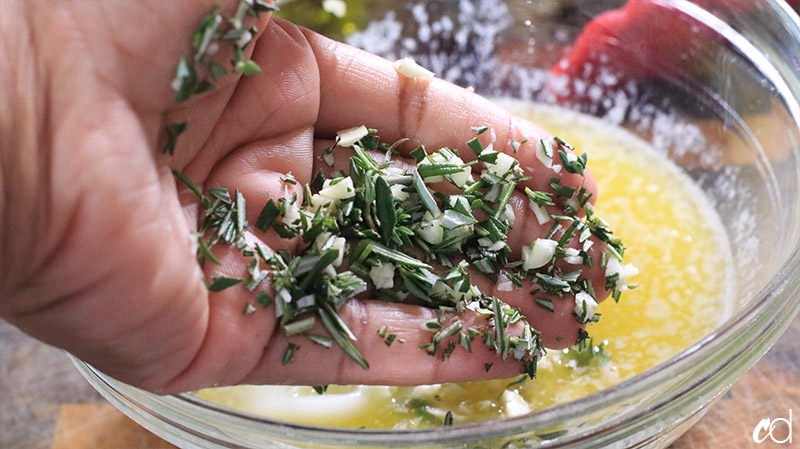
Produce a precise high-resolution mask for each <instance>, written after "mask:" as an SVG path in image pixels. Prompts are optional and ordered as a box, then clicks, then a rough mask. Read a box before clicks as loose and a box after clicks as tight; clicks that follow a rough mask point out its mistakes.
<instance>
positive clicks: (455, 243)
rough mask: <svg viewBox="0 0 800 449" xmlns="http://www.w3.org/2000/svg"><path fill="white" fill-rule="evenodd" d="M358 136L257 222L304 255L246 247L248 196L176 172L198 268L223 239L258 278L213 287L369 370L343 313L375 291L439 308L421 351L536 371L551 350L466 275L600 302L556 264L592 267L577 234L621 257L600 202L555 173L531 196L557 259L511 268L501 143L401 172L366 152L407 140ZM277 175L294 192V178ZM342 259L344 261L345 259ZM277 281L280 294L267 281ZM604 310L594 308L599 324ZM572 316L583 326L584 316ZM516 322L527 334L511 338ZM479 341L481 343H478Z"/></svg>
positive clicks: (513, 187)
mask: <svg viewBox="0 0 800 449" xmlns="http://www.w3.org/2000/svg"><path fill="white" fill-rule="evenodd" d="M214 20H216V19H214ZM209 23H212V22H209ZM209 29H210V28H204V29H203V32H202V33H201V34H200V35H199V37H197V42H198V44H197V45H198V46H197V49H198V51H199V50H201V49H202V47H203V45H205V44H204V42H205V40H206V39H207V37H206V36H207V33H208V30H209ZM235 35H236V33H234V34H232V35H227V34H226V35H225V36H226V37H225V38H226V39H234V38H235V37H236V36H235ZM242 36H244V34H240V35H239V37H242ZM237 39H238V38H237ZM240 50H241V49H240ZM243 58H244V57H243V54H242V52H241V51H234V60H235V63H236V64H237V65H238V64H242V67H244V64H246V62H245V61H244V59H243ZM186 64H187V65H186V67H188V68H186V67H185V73H184V72H182V73H183V74H184V76H185V78H186V79H187V80H190V79H191V77H192V76H195V77H196V74H194V75H192V71H191V68H192V64H191V63H190V62H188V61H187V63H186ZM187 82H188V81H187ZM481 129H482V128H476V129H475V132H476V133H480V132H485V129H484V130H481ZM357 130H358V139H355V138H351V139H349V140H347V141H344V140H341V139H337V144H338V145H339V146H347V147H349V148H350V149H352V151H353V154H354V155H353V156H352V157H351V159H350V165H349V170H345V171H337V172H336V173H331V174H330V175H328V176H329V177H326V175H325V174H324V173H323V172H321V171H320V172H318V173H317V176H315V177H314V178H313V180H312V181H311V182H310V183H309V184H307V185H304V186H302V189H300V190H301V191H302V196H300V195H299V194H293V195H291V196H290V195H288V194H287V196H286V197H285V198H278V199H270V200H268V201H267V203H266V204H265V206H264V207H263V208H262V210H261V213H260V215H259V218H258V220H257V221H256V223H255V224H254V227H255V228H257V229H259V230H262V231H266V230H268V229H270V228H272V229H274V230H275V231H276V233H277V235H278V237H280V238H286V239H288V238H294V237H301V239H298V242H299V243H300V244H301V247H300V249H299V250H298V251H297V252H296V253H295V254H291V253H289V252H288V251H285V250H281V251H277V252H273V251H271V250H270V249H269V248H267V247H266V246H264V245H261V244H253V243H248V242H246V241H245V238H244V235H245V232H246V230H247V228H248V223H247V211H246V203H245V198H244V196H243V195H242V193H241V192H239V191H238V190H234V191H233V192H231V191H230V190H228V189H225V188H212V189H210V190H209V191H208V193H207V194H204V193H203V191H202V190H201V189H200V187H198V186H197V185H195V184H193V183H192V182H191V180H189V179H188V178H187V177H186V176H184V175H183V174H181V173H179V172H175V176H176V177H177V178H179V179H180V180H181V181H182V182H184V183H185V184H186V185H187V186H188V187H189V188H190V190H192V191H193V192H194V194H195V195H196V196H197V198H198V200H199V203H200V205H201V211H202V212H201V217H200V223H201V224H200V226H199V229H198V231H197V233H196V234H195V237H196V238H197V242H198V249H197V259H198V261H199V262H200V263H203V261H205V260H212V261H214V262H217V263H218V262H219V261H218V260H217V259H216V258H215V257H214V256H213V253H212V252H211V249H212V247H213V246H214V245H217V244H226V245H230V246H231V247H233V248H236V249H237V250H239V251H241V255H242V256H243V257H245V258H247V259H248V262H247V265H246V266H247V271H248V273H249V277H247V278H245V279H238V278H227V277H214V278H212V281H211V282H210V283H209V289H210V290H222V289H224V288H227V287H230V286H232V285H236V284H238V283H243V284H244V286H245V287H247V288H248V289H249V290H250V291H252V292H255V293H254V296H255V299H256V302H258V303H259V304H261V305H262V306H263V307H269V306H272V305H274V308H275V316H276V317H277V318H278V323H279V325H280V329H281V330H282V332H283V333H284V334H285V335H287V336H292V335H302V336H304V337H306V338H308V339H309V340H311V341H312V342H314V343H315V344H319V345H321V346H323V347H326V348H330V347H332V346H333V345H334V344H336V345H338V346H339V347H340V348H341V349H342V350H343V351H344V353H345V354H346V355H347V356H348V357H350V358H351V359H352V360H353V361H354V362H355V363H356V364H358V365H359V366H361V367H362V368H364V369H368V368H369V364H368V362H367V360H366V359H365V358H364V357H363V355H362V354H361V353H360V351H359V350H358V348H357V347H356V344H357V341H356V336H355V335H354V334H353V332H352V331H351V330H350V329H349V328H348V326H347V324H346V323H345V322H344V321H343V320H342V319H341V318H340V316H339V314H338V311H339V310H340V309H341V308H342V307H343V306H344V305H345V304H346V303H347V301H349V300H350V299H352V298H354V297H355V296H356V295H358V294H360V293H362V292H365V291H367V290H368V289H374V290H372V291H375V292H376V294H375V297H376V298H377V299H378V300H382V301H391V302H405V301H406V297H410V298H413V299H414V300H415V301H418V302H416V303H417V304H419V303H421V304H422V305H423V306H424V307H429V308H431V309H434V310H436V311H437V313H436V318H434V319H431V320H429V321H428V322H426V323H424V326H423V327H424V328H425V329H427V330H429V331H430V340H429V341H427V342H425V343H423V344H421V345H420V346H419V347H420V349H422V350H424V351H426V352H427V353H428V354H430V355H432V356H436V357H438V358H441V359H445V358H447V357H449V356H450V355H451V354H452V353H453V352H454V351H455V350H456V348H457V347H458V346H461V347H462V348H464V349H465V350H466V351H467V352H472V344H473V342H475V344H479V343H480V342H482V343H483V344H485V345H487V346H488V347H489V348H490V349H491V350H492V351H494V352H495V353H496V354H498V356H499V357H500V358H501V359H502V360H507V359H508V357H509V356H511V357H513V358H514V359H515V360H518V361H520V362H521V365H522V370H521V372H522V374H525V375H526V376H528V377H533V376H535V375H536V370H537V366H538V365H537V364H538V360H539V358H540V357H542V356H543V355H544V353H545V350H544V348H543V347H542V345H541V341H540V334H539V332H538V331H537V330H536V329H534V328H533V327H531V325H530V323H528V322H527V319H526V318H525V316H524V315H523V314H522V312H521V311H520V310H519V309H517V308H514V307H511V306H509V305H508V304H507V303H505V302H503V301H502V300H501V299H499V298H497V297H493V296H490V295H487V294H485V293H483V292H481V291H480V290H479V289H478V288H477V287H476V286H475V285H474V284H473V283H472V280H471V276H470V271H469V269H470V267H472V268H474V269H475V270H476V272H478V273H481V274H480V275H482V276H485V277H486V278H487V279H488V280H489V281H490V282H493V283H497V282H498V281H499V280H500V279H501V278H502V279H503V284H504V285H503V287H506V285H505V284H512V285H516V286H517V287H522V286H524V285H525V282H526V281H527V282H534V283H536V284H537V287H536V288H535V289H534V291H532V292H531V294H532V295H533V296H534V301H535V302H536V303H537V304H538V305H539V306H540V307H542V308H544V309H545V310H548V311H550V312H553V310H554V304H553V300H551V299H549V298H544V297H542V292H545V293H548V294H552V295H558V296H564V295H566V294H578V293H585V294H589V295H590V296H592V297H594V292H593V289H592V285H591V282H588V280H587V279H581V273H582V272H581V270H573V271H570V272H564V271H563V270H561V269H560V268H559V266H557V265H556V261H558V260H560V259H561V258H565V257H573V258H574V257H577V256H576V254H577V255H578V256H580V257H581V258H582V259H581V260H584V263H586V265H587V266H588V263H587V262H585V261H586V260H587V258H588V254H587V253H586V251H587V250H588V248H587V247H584V249H583V250H580V251H578V250H575V249H572V248H570V247H569V243H570V242H571V241H573V239H577V240H578V241H579V242H586V241H587V240H588V239H589V237H591V236H595V237H597V239H598V240H599V241H601V242H604V243H605V244H606V245H605V250H603V251H602V253H601V254H603V264H604V265H607V263H608V259H609V257H608V255H609V254H611V257H613V258H614V259H621V258H622V256H623V255H624V250H625V247H624V245H623V244H622V241H621V239H619V237H618V236H616V235H614V234H613V232H612V231H611V229H610V228H609V226H608V224H607V223H605V222H604V221H603V220H602V219H600V218H599V217H597V216H595V215H594V213H593V209H592V206H591V204H590V203H589V202H588V199H589V197H590V196H591V195H590V194H589V193H588V192H587V191H586V189H585V187H583V186H581V187H580V188H578V189H577V196H576V197H575V199H573V196H575V195H576V189H575V188H571V187H565V186H561V185H560V181H559V179H558V178H553V179H551V180H550V182H549V184H550V186H551V187H552V188H553V191H554V192H555V193H548V192H541V191H533V190H531V189H529V188H526V189H524V191H525V194H526V195H527V196H528V199H529V200H530V202H531V207H532V208H533V207H534V206H536V207H548V208H549V209H548V211H547V212H549V214H548V215H547V218H548V219H552V220H553V221H554V223H553V225H552V227H551V229H550V231H549V232H548V233H547V237H546V238H547V239H551V240H555V241H553V242H552V243H553V244H554V245H555V248H554V250H553V254H552V255H550V256H547V255H545V256H544V257H545V258H547V257H549V261H547V262H546V263H545V264H544V266H537V267H536V268H532V269H523V266H525V261H524V260H509V259H510V258H511V257H512V256H511V254H513V252H512V248H511V247H510V246H509V237H508V234H509V231H510V229H511V228H512V225H513V220H514V217H513V214H509V213H508V207H507V206H508V205H509V204H510V201H511V198H512V196H513V194H514V192H516V191H518V190H519V189H518V188H517V187H518V186H519V185H520V183H523V182H525V181H527V180H528V179H529V178H528V177H526V176H525V175H524V172H523V170H522V168H520V167H519V164H518V163H517V162H516V161H509V159H508V158H509V156H508V155H506V154H502V153H498V152H496V151H494V150H492V149H491V146H490V147H489V148H484V147H483V145H481V143H480V141H478V139H477V138H475V139H473V140H471V141H470V142H469V143H468V146H469V147H470V148H471V149H472V150H473V151H474V152H476V154H477V155H478V157H477V160H473V161H472V162H469V163H467V164H464V163H463V162H461V160H460V159H458V151H457V150H456V149H450V148H442V149H440V150H438V151H437V152H435V153H432V154H428V153H426V151H425V148H424V147H419V148H417V149H415V150H414V151H412V156H413V157H414V159H416V160H417V167H416V168H412V169H402V168H398V167H396V166H394V165H393V164H392V161H391V160H389V161H387V162H382V163H378V162H377V161H376V160H375V158H373V157H372V156H371V155H370V153H368V152H367V151H366V150H379V151H385V152H386V153H387V158H390V157H391V156H392V154H393V153H392V152H393V149H394V147H396V145H397V144H398V142H400V141H398V142H395V143H393V144H392V145H388V144H387V143H383V142H381V141H380V139H379V137H378V136H377V135H376V134H375V131H374V130H369V129H367V128H366V127H358V128H357ZM401 141H402V140H401ZM553 142H555V143H553ZM553 142H549V143H543V144H542V145H543V147H547V146H549V147H550V148H549V149H550V150H551V152H552V151H554V145H557V148H555V150H558V151H559V156H560V157H561V154H562V153H563V154H564V156H563V158H565V160H566V161H567V162H569V163H572V164H573V166H572V168H574V169H575V170H576V171H575V173H576V174H578V173H582V172H580V171H578V168H579V166H580V167H584V166H585V159H583V158H574V157H573V155H572V153H569V154H567V153H566V151H567V150H568V148H567V147H566V146H565V145H563V144H560V143H559V142H558V141H557V140H555V141H553ZM522 143H524V141H523V142H521V143H515V142H514V141H512V142H511V146H512V148H513V149H514V150H516V149H518V148H519V145H521V144H522ZM545 149H547V148H545ZM332 151H334V149H333V148H331V149H327V150H325V151H324V152H323V156H322V159H323V160H324V161H326V162H327V163H329V165H331V164H333V154H332ZM562 163H564V164H565V166H566V165H567V164H566V163H565V162H564V161H562ZM475 164H478V165H476V168H477V167H478V166H480V164H484V165H485V169H483V171H482V172H481V175H480V177H479V178H478V180H477V181H473V180H472V179H473V178H472V176H473V175H471V174H470V173H469V172H470V171H471V170H474V169H471V168H469V167H472V166H473V165H475ZM575 164H577V165H575ZM499 166H502V167H500V168H498V167H499ZM569 170H570V169H567V172H570V171H569ZM438 177H444V178H445V179H446V180H447V181H449V184H450V186H449V187H448V190H447V192H443V191H438V185H439V184H438V182H434V181H437V180H438V179H441V178H438ZM281 180H282V181H283V182H284V183H287V184H291V185H294V184H297V181H296V179H295V178H294V177H293V176H291V174H286V175H284V176H282V177H281ZM426 180H427V181H428V182H430V183H431V184H430V186H429V185H427V184H426ZM323 190H324V191H325V192H322V191H323ZM554 196H560V197H565V198H566V199H567V200H565V201H559V202H562V203H569V204H565V205H563V206H559V205H558V204H557V201H556V200H555V199H554ZM575 204H578V206H577V207H576V206H575ZM580 209H583V211H584V212H585V216H586V218H585V219H583V218H581V217H580V216H579V215H578V213H579V212H580ZM281 218H282V219H281ZM556 235H558V237H556ZM526 248H528V249H532V248H533V246H531V247H527V246H526ZM526 248H523V249H524V250H525V249H526ZM345 259H346V260H347V261H348V263H347V264H343V262H344V260H345ZM523 259H524V257H523ZM589 260H591V259H590V258H589ZM343 265H344V266H347V267H348V268H344V266H343ZM435 267H440V268H438V269H437V268H435ZM476 275H478V274H472V276H476ZM268 278H269V282H268V284H269V287H270V289H271V290H272V291H274V293H272V294H270V293H267V292H266V291H263V287H260V286H261V285H263V284H264V283H266V282H265V280H266V279H268ZM608 282H609V285H608V286H609V287H613V289H614V290H613V292H612V297H614V298H615V299H618V298H619V295H620V293H621V290H622V287H619V288H618V286H617V283H616V282H615V279H613V275H610V277H609V279H608ZM612 283H613V285H612ZM504 289H505V288H503V289H500V290H504ZM468 309H469V310H473V311H475V312H477V313H478V314H480V315H482V316H483V317H484V318H485V319H486V322H485V325H483V326H470V325H468V324H467V323H466V322H465V321H462V320H461V317H460V315H461V314H463V313H464V311H466V310H468ZM254 311H255V307H254V306H252V305H249V304H248V307H246V309H245V313H253V312H254ZM587 314H588V312H587V313H586V314H584V318H586V316H587ZM598 316H599V314H595V315H594V317H593V319H592V321H594V318H596V317H598ZM576 319H577V320H579V321H580V320H581V317H580V316H578V317H576ZM584 321H586V320H585V319H584ZM317 323H321V326H317ZM512 325H513V326H515V327H518V328H519V329H521V331H520V332H519V333H517V332H514V333H511V332H509V326H512ZM317 327H321V328H324V331H323V333H325V334H326V335H318V334H315V333H312V330H313V329H315V328H317ZM377 333H378V336H379V337H380V338H382V339H383V342H384V344H386V345H387V346H391V345H392V344H393V343H394V342H401V343H402V342H403V339H401V338H398V335H397V334H396V333H391V332H390V331H389V329H388V327H387V326H381V327H380V328H379V329H377ZM579 336H580V338H579V340H581V341H583V340H586V339H587V338H588V334H587V333H586V332H585V331H584V330H582V329H581V330H580V331H579ZM475 337H480V338H478V339H477V340H475ZM297 348H298V347H297V346H296V345H290V346H289V347H288V348H287V350H286V352H285V354H284V358H283V361H284V362H285V363H289V362H290V361H291V360H293V359H294V356H295V352H296V350H297ZM491 367H492V364H489V363H487V364H485V365H484V368H485V369H486V370H487V372H488V371H489V370H490V369H491ZM522 379H524V377H523V378H522ZM418 413H419V414H420V416H425V414H426V413H428V414H429V411H428V410H427V409H426V408H425V407H421V408H419V411H418Z"/></svg>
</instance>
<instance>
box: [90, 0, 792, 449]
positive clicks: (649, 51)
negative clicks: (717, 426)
mask: <svg viewBox="0 0 800 449" xmlns="http://www.w3.org/2000/svg"><path fill="white" fill-rule="evenodd" d="M635 1H637V2H639V3H640V4H641V3H642V2H641V1H640V0H635ZM347 3H348V6H349V10H348V14H347V15H346V16H345V17H344V18H341V19H340V18H336V17H333V16H330V15H325V13H322V12H320V11H319V10H313V9H308V8H311V6H309V5H319V4H320V2H318V1H314V2H306V1H303V0H295V1H294V2H287V3H285V4H283V7H284V10H285V11H286V14H289V15H292V16H293V17H294V18H295V19H297V20H298V21H300V22H301V24H306V25H309V26H311V27H312V28H317V29H321V30H323V31H324V32H326V33H328V34H330V35H333V36H335V37H339V38H342V39H345V40H347V41H348V42H350V43H352V44H356V45H360V46H362V47H364V48H366V49H367V50H370V51H373V52H376V53H379V54H381V55H383V56H386V57H388V58H390V59H396V58H399V57H404V56H412V57H414V58H415V59H416V60H417V61H418V62H420V63H421V64H422V65H423V66H426V67H428V68H430V69H432V70H433V71H435V72H436V73H437V74H438V76H440V77H443V78H445V79H448V80H450V81H453V82H455V83H458V84H460V85H462V86H465V87H466V86H472V87H474V88H475V89H476V91H477V92H478V93H480V94H483V95H485V96H488V97H511V98H516V99H521V100H525V101H540V102H559V103H561V104H564V105H566V106H567V107H571V108H573V109H577V110H580V111H582V112H586V113H589V114H592V115H595V116H598V117H601V118H603V119H605V120H608V121H609V122H611V123H613V124H616V125H619V126H623V127H625V128H626V129H628V130H629V131H631V132H632V133H634V134H636V135H638V136H639V137H641V138H643V139H645V140H647V141H650V142H652V143H653V144H654V145H655V146H656V147H657V148H658V149H659V150H661V151H663V152H664V154H666V155H667V156H668V157H669V158H670V159H672V160H673V161H674V162H675V163H676V164H678V165H679V166H680V167H682V168H683V169H684V170H685V171H686V173H688V174H689V175H690V176H691V177H692V178H693V179H694V180H695V181H696V182H697V184H698V185H700V186H701V188H702V189H703V190H704V191H705V192H706V193H707V195H708V196H709V197H710V198H711V200H712V202H713V204H714V206H715V207H716V208H717V212H718V213H719V215H720V216H721V217H723V221H724V223H725V226H726V228H727V229H726V230H727V232H728V235H729V237H730V240H731V246H732V250H733V254H734V260H735V271H736V278H737V279H738V281H739V286H738V291H737V297H736V298H731V302H732V304H735V308H734V311H733V312H732V315H731V318H730V319H728V320H727V321H726V322H725V323H724V324H723V325H722V326H720V327H719V328H718V329H716V330H715V331H714V332H713V333H712V334H710V335H708V336H707V337H706V338H704V339H702V340H701V341H699V342H697V343H696V344H694V345H693V346H692V347H690V348H688V349H686V350H685V351H683V352H682V353H680V354H678V355H677V356H675V357H673V358H672V359H670V360H668V361H667V362H665V363H662V364H661V365H659V366H657V367H655V368H652V369H650V370H648V371H646V372H644V373H643V374H641V375H639V376H636V377H634V378H632V379H629V380H627V381H625V382H623V383H621V384H619V385H617V386H615V387H612V388H609V389H606V390H603V391H601V392H599V393H596V394H593V395H590V396H587V397H584V398H582V399H580V400H576V401H573V402H570V403H566V404H562V405H558V406H554V407H550V408H547V409H544V410H541V411H538V412H535V413H531V414H528V415H525V416H521V417H517V418H509V419H502V420H497V421H490V422H484V423H478V424H468V425H458V426H453V427H448V428H435V429H424V430H407V431H384V430H358V429H338V428H325V427H315V426H308V425H298V424H291V423H286V422H280V421H275V420H270V419H265V418H259V417H256V416H252V415H247V414H243V413H238V412H235V411H232V410H229V409H225V408H223V407H219V406H216V405H213V404H210V403H207V402H204V401H202V400H199V399H197V398H195V397H193V396H192V395H188V394H184V395H177V396H167V397H162V396H157V395H153V394H150V393H147V392H144V391H142V390H139V389H136V388H133V387H131V386H128V385H125V384H123V383H120V382H118V381H116V380H114V379H111V378H109V377H108V376H105V375H104V374H102V373H100V372H97V371H96V370H94V369H92V368H91V367H90V366H87V365H85V364H83V363H81V362H79V361H76V364H77V365H78V369H79V370H80V371H81V372H82V373H83V375H84V376H85V377H86V378H87V379H88V380H89V382H90V383H91V384H92V385H93V386H94V387H95V388H96V389H97V390H98V391H100V393H102V394H103V395H104V396H105V397H106V398H107V399H108V400H109V401H110V402H111V403H112V404H114V405H115V406H116V407H118V408H119V409H120V410H122V411H123V412H125V413H126V414H128V415H129V416H130V417H131V418H133V419H134V420H136V421H137V422H139V423H140V424H141V425H143V426H144V427H146V428H148V429H149V430H151V431H152V432H154V433H155V434H157V435H159V436H161V437H162V438H164V439H166V440H168V441H170V442H172V443H174V444H176V445H178V446H180V447H183V448H190V447H191V448H195V447H201V448H295V447H304V448H307V447H313V448H340V447H356V448H366V447H374V448H379V447H414V448H421V447H425V448H445V447H446V448H470V449H472V448H475V449H477V448H508V449H512V448H519V447H542V448H563V447H579V448H609V447H615V448H616V447H619V448H634V447H664V446H666V445H668V444H669V443H670V442H672V441H673V440H674V439H676V438H677V437H678V436H680V435H681V434H682V433H683V432H685V431H686V430H687V429H688V428H689V427H690V426H691V425H692V424H693V423H695V422H696V421H697V420H698V419H699V418H700V417H701V416H702V415H703V414H704V413H705V411H706V410H707V409H708V407H709V406H710V405H711V404H713V403H714V401H715V400H716V399H718V398H719V397H720V396H721V395H722V394H723V393H724V392H725V391H727V389H728V388H729V387H730V386H731V385H732V384H733V383H734V382H735V381H736V380H737V379H738V378H739V377H740V376H741V375H742V374H743V373H744V372H745V371H746V370H747V369H748V368H750V367H751V366H752V365H753V364H755V362H756V361H757V360H758V359H759V358H760V357H761V356H762V355H763V354H764V353H765V352H766V351H767V349H768V348H769V347H770V346H771V345H772V344H773V343H774V342H775V341H776V340H777V338H778V337H779V336H780V334H781V333H782V332H783V331H784V330H785V328H786V326H787V325H788V323H789V322H790V321H791V320H792V319H793V318H794V316H795V315H796V314H797V311H798V308H800V298H799V297H798V290H799V289H800V252H798V241H799V240H800V214H799V213H798V210H799V209H798V178H799V175H800V106H799V105H798V99H800V78H799V77H800V58H799V57H798V55H800V23H799V20H798V17H797V15H795V14H794V12H793V11H791V10H790V9H789V8H788V6H787V5H786V4H784V3H783V2H780V1H773V0H726V1H711V0H704V1H695V2H692V1H686V0H651V1H649V3H650V7H651V8H659V9H658V13H657V14H652V15H650V16H647V17H642V19H641V20H640V21H639V23H640V25H641V24H645V26H639V27H638V28H636V27H634V29H633V30H631V29H628V30H618V29H616V30H615V29H606V30H604V34H603V33H601V37H602V39H604V42H605V45H602V46H600V47H601V48H602V49H603V50H602V52H601V53H603V54H600V55H595V57H596V58H597V59H596V61H600V62H602V61H612V63H611V64H608V66H607V67H605V69H604V70H605V72H602V73H601V72H597V71H596V69H598V68H599V67H597V66H596V67H594V69H595V72H593V73H594V75H592V74H588V72H592V70H588V71H580V72H581V73H579V74H573V75H571V76H567V75H560V76H558V77H555V78H554V77H553V76H551V75H548V74H549V73H550V69H551V67H553V64H555V63H556V62H557V61H559V59H560V58H561V57H562V55H563V54H564V52H565V50H566V49H569V48H570V47H571V46H572V45H573V44H574V43H575V40H576V39H577V38H578V37H579V36H580V33H581V31H582V30H583V28H584V26H585V25H586V24H587V23H588V22H589V21H590V20H591V19H592V18H593V17H596V16H597V15H599V14H602V13H603V12H605V11H607V10H610V9H614V8H620V7H622V6H624V5H625V2H624V1H600V0H553V1H531V0H527V1H506V2H503V1H499V0H473V1H468V0H461V1H431V2H418V3H417V2H413V3H412V2H394V1H365V0H361V1H358V0H348V1H347ZM343 30H344V31H343ZM654 31H655V33H654ZM665 31H666V32H665ZM673 31H674V33H673ZM637 33H638V34H641V35H638V34H637ZM648 34H649V36H648ZM653 34H657V35H658V34H660V35H662V36H664V39H665V41H663V42H662V43H661V44H655V46H650V47H648V46H649V45H651V42H652V39H651V38H652V35H653ZM676 37H677V38H676ZM600 65H602V64H600ZM598 73H599V74H600V75H602V76H599V75H598ZM587 74H588V77H587V76H586V75H587Z"/></svg>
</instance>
